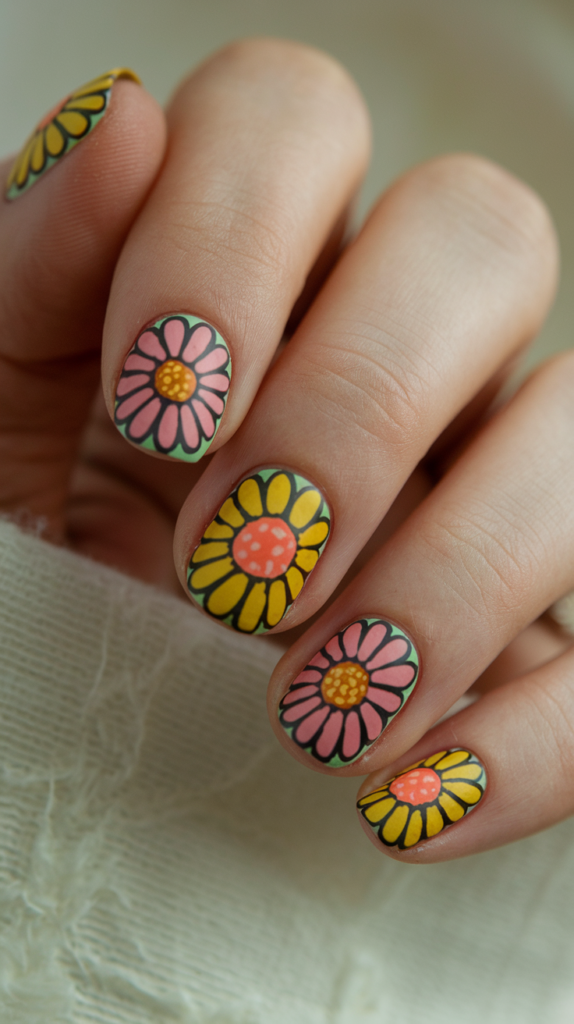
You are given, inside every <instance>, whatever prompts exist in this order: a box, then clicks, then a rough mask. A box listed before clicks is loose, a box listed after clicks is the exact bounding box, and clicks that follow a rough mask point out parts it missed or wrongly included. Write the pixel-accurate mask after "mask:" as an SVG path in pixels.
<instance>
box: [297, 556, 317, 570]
mask: <svg viewBox="0 0 574 1024" xmlns="http://www.w3.org/2000/svg"><path fill="white" fill-rule="evenodd" d="M318 558H319V554H318V552H317V551H298V552H297V556H296V558H295V562H296V564H297V565H298V566H299V567H300V568H301V569H304V570H305V572H311V569H314V568H315V566H316V564H317V559H318Z"/></svg>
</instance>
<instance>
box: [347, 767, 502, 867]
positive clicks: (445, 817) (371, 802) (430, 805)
mask: <svg viewBox="0 0 574 1024" xmlns="http://www.w3.org/2000/svg"><path fill="white" fill-rule="evenodd" d="M485 789H486V772H485V770H484V767H483V766H482V764H481V763H480V761H479V760H478V758H477V757H476V756H475V755H474V754H472V753H471V752H470V750H463V749H459V748H455V749H453V750H441V751H439V753H438V754H432V755H431V756H430V757H427V758H426V759H425V760H423V761H417V763H416V764H413V765H411V766H410V768H405V770H404V772H401V773H400V775H395V776H394V778H392V779H389V780H388V782H385V785H384V786H380V788H379V789H375V790H373V792H372V793H369V794H368V795H367V796H364V797H363V798H362V799H361V800H359V801H358V803H357V807H358V808H359V811H360V812H361V814H362V815H363V818H364V819H365V821H367V822H368V823H369V825H370V826H371V828H372V830H373V832H374V833H375V834H376V835H377V837H378V838H379V839H380V840H381V842H382V843H384V845H385V846H396V847H398V849H399V850H408V849H410V847H411V846H415V845H416V844H417V843H420V842H424V840H425V839H432V837H433V836H437V835H438V834H439V832H442V831H443V829H445V828H448V826H449V825H454V823H455V822H456V821H460V819H461V818H464V816H465V814H468V813H469V811H472V810H473V809H474V808H475V807H476V805H477V804H478V803H479V801H480V800H481V799H482V797H483V795H484V791H485Z"/></svg>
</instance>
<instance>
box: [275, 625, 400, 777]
mask: <svg viewBox="0 0 574 1024" xmlns="http://www.w3.org/2000/svg"><path fill="white" fill-rule="evenodd" d="M418 673H419V658H418V654H417V652H416V650H415V647H414V645H413V643H412V641H411V640H409V638H408V637H407V636H406V634H405V633H403V631H402V629H399V627H398V626H395V625H393V624H392V623H391V622H387V621H386V619H380V618H365V619H358V620H357V621H356V622H353V623H351V625H350V626H346V627H345V629H342V630H341V631H340V632H339V633H336V634H335V636H333V637H331V639H330V640H329V642H328V643H326V644H325V646H324V647H322V648H321V650H320V651H318V653H317V654H316V655H315V656H314V657H313V658H311V661H310V662H309V663H308V664H307V665H306V666H305V668H304V669H303V671H302V672H300V673H299V675H298V676H297V678H296V679H295V680H294V682H293V683H291V686H290V687H289V689H288V690H287V693H286V694H285V696H284V697H283V700H282V701H281V703H280V705H279V721H280V722H281V725H282V726H283V728H284V729H285V731H286V733H287V734H288V735H289V736H290V737H291V739H292V740H293V741H294V743H297V745H298V746H300V747H301V748H302V749H303V750H305V751H306V753H308V754H311V756H312V757H315V758H316V759H317V760H318V761H321V762H322V763H323V764H326V765H328V766H329V768H342V767H344V766H345V765H347V764H352V763H353V761H356V760H357V758H359V757H361V755H362V754H364V753H365V751H366V750H368V749H369V747H371V746H372V745H373V743H374V742H375V740H377V739H378V738H379V736H380V735H381V733H382V732H383V730H384V729H386V727H387V725H388V724H389V722H391V721H392V720H393V718H394V717H395V715H397V714H398V713H399V711H400V710H401V708H402V707H403V706H404V704H405V702H406V700H407V699H408V697H409V696H410V695H411V693H412V691H413V690H414V688H415V685H416V682H417V678H418Z"/></svg>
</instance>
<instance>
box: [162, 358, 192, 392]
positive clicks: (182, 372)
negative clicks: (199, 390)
mask: <svg viewBox="0 0 574 1024" xmlns="http://www.w3.org/2000/svg"><path fill="white" fill-rule="evenodd" d="M196 386H197V379H196V376H195V374H194V372H193V370H190V369H189V367H188V366H185V364H184V363H180V361H179V359H168V361H167V363H162V364H161V366H158V368H157V370H156V371H155V388H156V391H158V392H159V394H160V395H162V396H163V397H164V398H169V399H170V401H172V402H187V400H188V398H191V396H192V395H193V392H194V391H195V389H196Z"/></svg>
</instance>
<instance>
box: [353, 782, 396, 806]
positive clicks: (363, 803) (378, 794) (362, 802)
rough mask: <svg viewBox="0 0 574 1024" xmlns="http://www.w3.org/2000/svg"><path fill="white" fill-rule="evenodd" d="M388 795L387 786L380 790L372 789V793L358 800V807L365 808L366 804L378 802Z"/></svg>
mask: <svg viewBox="0 0 574 1024" xmlns="http://www.w3.org/2000/svg"><path fill="white" fill-rule="evenodd" d="M388 795H389V788H388V786H381V788H380V789H374V790H373V792H372V793H367V795H366V796H362V797H361V799H360V800H359V807H366V806H367V804H372V803H373V800H380V799H381V798H382V797H383V796H388Z"/></svg>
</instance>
